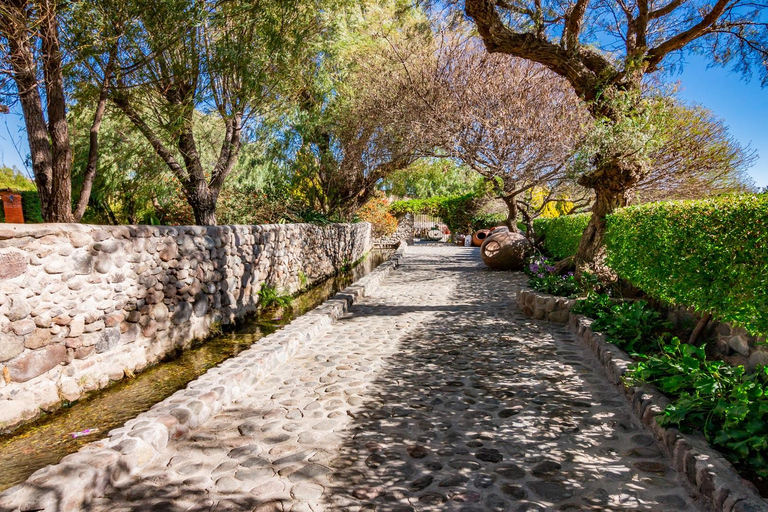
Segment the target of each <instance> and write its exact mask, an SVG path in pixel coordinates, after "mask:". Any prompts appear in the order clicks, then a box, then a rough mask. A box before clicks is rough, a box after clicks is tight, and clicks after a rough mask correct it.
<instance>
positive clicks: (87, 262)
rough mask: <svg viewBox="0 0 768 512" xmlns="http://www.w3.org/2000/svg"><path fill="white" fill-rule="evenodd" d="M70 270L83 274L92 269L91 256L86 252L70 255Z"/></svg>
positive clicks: (88, 272)
mask: <svg viewBox="0 0 768 512" xmlns="http://www.w3.org/2000/svg"><path fill="white" fill-rule="evenodd" d="M72 271H73V272H74V273H75V274H76V275H80V276H84V275H88V274H90V273H91V272H92V271H93V257H92V256H91V255H90V254H88V253H87V252H76V253H75V254H74V255H72Z"/></svg>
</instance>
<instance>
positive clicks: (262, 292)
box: [259, 283, 293, 309]
mask: <svg viewBox="0 0 768 512" xmlns="http://www.w3.org/2000/svg"><path fill="white" fill-rule="evenodd" d="M291 302H293V299H292V298H291V296H290V295H280V294H279V293H277V290H276V289H275V288H274V287H273V286H269V285H268V284H267V283H262V285H261V288H260V289H259V305H261V307H262V308H263V309H270V308H278V307H280V308H282V307H286V306H290V305H291Z"/></svg>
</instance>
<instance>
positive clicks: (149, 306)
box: [0, 223, 372, 430]
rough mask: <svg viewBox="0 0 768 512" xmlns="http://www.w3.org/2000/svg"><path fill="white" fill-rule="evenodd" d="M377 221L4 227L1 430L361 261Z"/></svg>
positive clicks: (0, 233)
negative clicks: (261, 302)
mask: <svg viewBox="0 0 768 512" xmlns="http://www.w3.org/2000/svg"><path fill="white" fill-rule="evenodd" d="M371 246H372V240H371V229H370V224H368V223H361V224H336V225H330V226H322V227H320V226H313V225H308V224H289V225H261V226H213V227H200V226H184V227H165V226H162V227H161V226H114V227H113V226H87V225H81V224H57V225H20V224H16V225H10V224H9V225H0V430H10V429H12V428H14V427H16V426H18V425H20V424H22V423H24V422H26V421H29V420H31V419H34V418H35V417H37V416H38V415H39V414H40V413H41V411H50V410H53V409H56V408H57V407H59V406H60V405H61V403H62V401H73V400H76V399H78V398H79V397H80V396H82V394H83V393H86V392H89V391H93V390H96V389H99V388H102V387H104V386H106V385H108V384H109V383H110V382H113V381H117V380H120V379H122V378H123V377H124V376H125V375H131V374H133V373H135V372H137V371H141V370H142V369H144V368H145V367H146V366H148V365H151V364H153V363H155V362H157V361H158V360H160V359H161V358H162V357H163V356H164V355H166V354H168V353H169V352H172V351H173V350H175V349H177V348H184V347H186V346H188V344H189V343H190V342H191V341H192V340H193V339H196V338H203V337H205V336H207V335H208V333H209V332H210V330H211V327H212V326H213V325H214V324H215V323H221V324H226V323H231V322H233V321H234V320H235V319H237V318H239V317H242V316H243V315H245V314H247V313H250V312H253V311H255V310H256V309H257V307H258V292H259V290H260V289H261V286H262V283H268V285H269V286H272V287H274V288H276V289H277V290H279V291H280V293H284V294H288V293H295V292H297V291H299V290H300V289H301V288H303V287H305V286H309V285H311V284H313V283H315V282H317V281H320V280H322V279H324V278H326V277H328V276H331V275H333V274H334V273H335V272H336V271H337V270H338V269H339V268H340V267H341V266H342V265H344V264H347V263H350V262H354V261H356V260H357V259H359V258H360V257H362V256H363V255H364V254H365V253H366V252H367V251H368V250H369V249H370V248H371Z"/></svg>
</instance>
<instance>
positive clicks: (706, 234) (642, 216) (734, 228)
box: [606, 195, 768, 335]
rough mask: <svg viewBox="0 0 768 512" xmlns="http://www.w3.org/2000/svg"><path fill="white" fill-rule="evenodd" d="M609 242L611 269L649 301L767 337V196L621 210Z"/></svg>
mask: <svg viewBox="0 0 768 512" xmlns="http://www.w3.org/2000/svg"><path fill="white" fill-rule="evenodd" d="M606 242H607V247H608V264H609V265H610V266H611V268H613V269H614V270H615V271H616V272H617V273H618V274H619V275H620V276H621V277H622V278H624V279H626V280H628V281H629V282H630V283H632V284H633V285H634V286H636V287H638V288H640V289H641V290H643V291H645V292H646V293H648V294H649V295H651V296H652V297H654V298H657V299H660V300H663V301H665V302H668V303H671V304H681V305H686V306H693V307H695V308H696V309H697V310H698V311H706V312H710V313H712V314H713V315H714V316H715V317H717V318H718V319H719V320H722V321H726V322H732V323H734V324H738V325H742V326H743V327H744V328H746V329H747V330H748V331H749V332H750V333H752V334H755V335H762V334H766V333H768V314H766V311H768V296H767V295H766V294H765V290H766V289H768V196H765V195H742V196H726V197H721V198H716V199H706V200H699V201H675V202H666V203H652V204H647V205H641V206H633V207H629V208H624V209H621V210H619V211H617V212H616V213H614V214H613V215H611V216H610V217H609V218H608V231H607V237H606Z"/></svg>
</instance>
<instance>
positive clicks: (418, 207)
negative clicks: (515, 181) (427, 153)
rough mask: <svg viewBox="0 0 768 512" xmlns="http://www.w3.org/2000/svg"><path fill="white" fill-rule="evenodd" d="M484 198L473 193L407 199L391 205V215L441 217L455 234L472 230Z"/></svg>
mask: <svg viewBox="0 0 768 512" xmlns="http://www.w3.org/2000/svg"><path fill="white" fill-rule="evenodd" d="M483 198H484V196H482V195H479V194H477V193H474V192H471V193H469V194H464V195H463V196H450V197H430V198H429V199H406V200H404V201H395V202H393V203H392V204H391V205H389V213H391V214H392V215H394V216H395V217H399V216H401V215H405V214H406V213H411V214H417V213H423V214H426V215H433V216H435V217H440V218H441V219H442V220H443V222H445V225H446V226H448V229H450V230H451V232H453V233H457V232H462V231H463V232H467V231H470V230H471V229H472V226H473V218H474V217H475V214H476V212H477V210H478V208H479V207H480V205H481V203H482V201H483Z"/></svg>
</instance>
